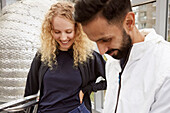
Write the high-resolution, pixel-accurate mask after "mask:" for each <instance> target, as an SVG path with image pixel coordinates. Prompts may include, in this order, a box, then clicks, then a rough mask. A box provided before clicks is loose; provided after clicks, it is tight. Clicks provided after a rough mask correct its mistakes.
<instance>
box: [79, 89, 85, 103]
mask: <svg viewBox="0 0 170 113" xmlns="http://www.w3.org/2000/svg"><path fill="white" fill-rule="evenodd" d="M83 97H84V93H83V92H82V90H80V92H79V98H80V104H82V102H83Z"/></svg>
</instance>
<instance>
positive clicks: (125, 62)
mask: <svg viewBox="0 0 170 113" xmlns="http://www.w3.org/2000/svg"><path fill="white" fill-rule="evenodd" d="M131 49H132V46H131V47H130V49H129V51H128V54H127V56H126V57H125V61H124V64H123V67H122V71H121V72H120V73H119V89H118V94H117V101H116V107H115V113H116V112H117V107H118V103H119V95H120V89H121V78H122V77H121V76H122V73H123V71H124V69H125V66H126V64H127V62H128V59H129V55H130V51H131Z"/></svg>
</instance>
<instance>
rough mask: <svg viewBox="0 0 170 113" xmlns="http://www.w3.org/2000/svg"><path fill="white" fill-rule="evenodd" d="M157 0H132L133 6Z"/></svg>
mask: <svg viewBox="0 0 170 113" xmlns="http://www.w3.org/2000/svg"><path fill="white" fill-rule="evenodd" d="M153 2H156V0H132V1H131V3H132V6H140V5H144V4H148V3H153Z"/></svg>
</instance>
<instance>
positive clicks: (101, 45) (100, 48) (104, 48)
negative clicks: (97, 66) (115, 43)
mask: <svg viewBox="0 0 170 113" xmlns="http://www.w3.org/2000/svg"><path fill="white" fill-rule="evenodd" d="M97 47H98V49H99V52H100V54H101V55H104V54H105V53H106V52H107V51H108V48H107V47H106V46H105V45H104V44H99V43H97Z"/></svg>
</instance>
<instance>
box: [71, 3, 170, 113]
mask: <svg viewBox="0 0 170 113" xmlns="http://www.w3.org/2000/svg"><path fill="white" fill-rule="evenodd" d="M74 16H75V17H74V18H75V20H76V21H77V22H80V23H81V24H82V26H83V30H84V32H85V33H86V34H87V36H88V37H89V39H90V40H92V41H95V42H96V43H97V45H98V48H99V51H100V53H101V54H102V55H103V54H105V53H107V54H109V55H110V56H112V57H113V58H115V59H118V60H120V64H121V68H120V66H119V65H116V63H117V61H116V60H115V59H114V60H113V59H110V58H109V60H108V62H107V64H106V73H107V75H106V76H107V91H106V97H105V104H104V113H170V44H169V43H168V42H166V41H165V40H164V38H162V37H161V36H159V35H158V34H156V32H155V31H154V30H153V29H152V30H148V29H145V30H143V31H142V32H139V30H138V29H137V27H136V26H135V14H134V13H133V12H132V7H131V3H130V0H79V1H78V2H77V3H76V5H75V14H74ZM118 78H119V79H118Z"/></svg>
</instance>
